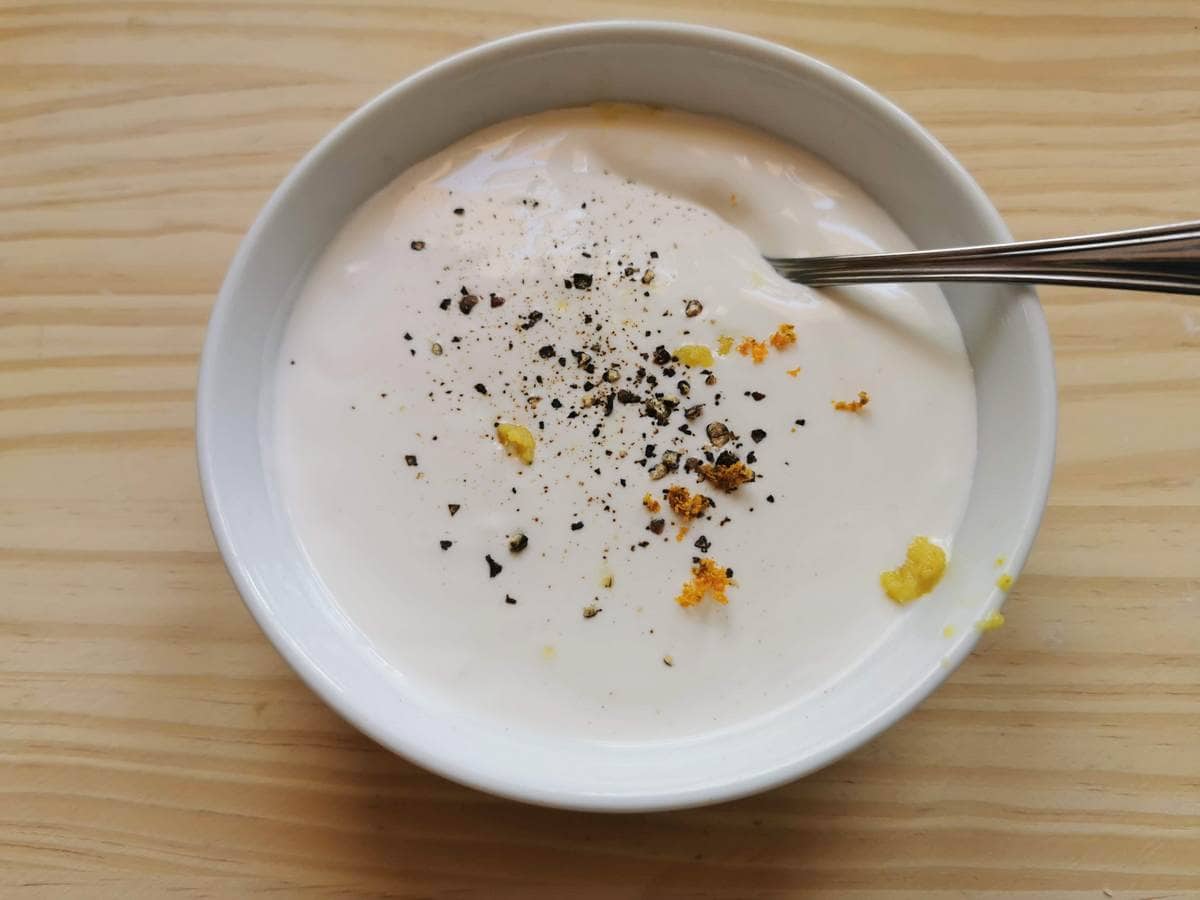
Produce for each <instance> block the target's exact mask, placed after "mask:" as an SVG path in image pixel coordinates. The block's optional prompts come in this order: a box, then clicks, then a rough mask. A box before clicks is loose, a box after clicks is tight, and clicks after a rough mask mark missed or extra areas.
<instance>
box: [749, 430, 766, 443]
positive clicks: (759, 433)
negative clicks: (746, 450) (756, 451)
mask: <svg viewBox="0 0 1200 900" xmlns="http://www.w3.org/2000/svg"><path fill="white" fill-rule="evenodd" d="M766 436H767V433H766V432H765V431H763V430H762V429H761V428H755V429H754V430H753V431H751V432H750V440H752V441H754V443H756V444H757V443H759V442H760V441H762V439H763V438H765V437H766Z"/></svg>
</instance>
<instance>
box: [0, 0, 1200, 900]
mask: <svg viewBox="0 0 1200 900" xmlns="http://www.w3.org/2000/svg"><path fill="white" fill-rule="evenodd" d="M551 6H553V7H554V10H555V12H556V13H557V15H548V14H547V13H546V12H545V10H546V9H548V8H551ZM619 15H629V16H651V15H654V16H657V17H660V18H673V19H684V20H688V21H694V22H704V23H708V24H712V25H720V26H726V27H730V28H735V29H739V30H743V31H748V32H751V33H754V34H758V35H762V36H764V37H768V38H772V39H775V40H778V41H781V42H783V43H786V44H789V45H791V46H794V47H797V48H799V49H801V50H804V51H807V52H810V53H812V54H814V55H816V56H819V57H821V58H823V59H825V60H828V61H829V62H831V63H833V64H834V65H836V66H840V67H842V68H843V69H845V70H847V71H848V72H850V73H852V74H853V75H856V76H858V77H860V78H862V79H864V80H865V81H867V82H868V83H870V84H872V85H874V86H875V87H877V88H880V89H881V90H883V91H884V92H885V93H887V94H888V95H889V96H891V97H892V98H894V99H895V100H897V101H898V102H899V103H900V104H901V105H903V106H904V107H906V108H907V109H908V110H910V111H911V112H913V113H914V114H915V115H916V116H917V117H918V118H919V119H920V120H921V121H922V122H924V123H925V124H926V125H927V126H929V127H930V128H931V129H932V130H933V131H934V133H935V134H936V135H937V136H938V137H939V138H941V139H942V140H943V141H944V142H945V143H946V144H947V145H948V146H949V147H950V149H951V150H952V151H953V152H954V153H955V154H957V155H958V157H959V158H960V159H961V160H962V161H963V162H964V163H965V164H966V165H967V166H968V167H969V168H970V169H971V170H972V171H973V172H974V174H975V175H976V177H977V178H978V179H979V180H980V181H981V182H982V184H983V186H984V188H985V189H986V190H987V191H988V193H989V194H990V195H991V196H992V198H993V199H994V200H995V202H996V203H997V205H998V206H999V207H1000V209H1001V211H1002V212H1003V214H1004V215H1005V217H1006V218H1007V220H1008V221H1009V223H1010V224H1011V226H1012V228H1013V231H1014V232H1015V233H1016V234H1017V236H1018V237H1034V236H1048V235H1056V234H1059V233H1064V232H1075V231H1084V230H1092V229H1105V228H1115V227H1123V226H1132V225H1141V224H1151V223H1159V222H1166V221H1171V220H1177V219H1184V218H1198V217H1200V7H1197V5H1196V0H1179V2H1173V0H1115V2H1104V3H1097V2H1091V0H1078V2H1075V0H1072V2H1064V0H1055V2H1053V3H1047V2H1043V0H996V2H992V3H988V4H980V3H975V2H971V0H895V2H887V0H880V2H859V3H855V4H851V5H847V4H845V3H843V2H841V0H813V2H785V0H742V2H740V3H732V2H729V3H723V2H714V0H676V2H662V3H658V4H649V3H642V4H635V3H601V2H598V0H563V2H561V3H558V4H554V5H551V4H542V3H537V2H532V0H516V2H511V3H506V4H500V3H488V2H483V0H458V2H455V3H450V2H444V0H429V2H426V3H424V4H422V5H402V4H396V3H389V2H385V0H375V2H371V3H347V4H342V3H339V2H332V0H296V2H285V0H254V2H220V0H115V2H114V0H106V2H100V0H80V2H72V0H63V2H46V3H39V2H34V0H17V2H9V0H4V2H3V3H2V4H0V86H2V88H3V92H2V95H0V239H2V242H0V671H2V673H3V674H2V677H0V790H2V791H3V795H2V800H0V821H2V824H0V895H3V896H5V897H8V896H18V897H53V898H59V897H86V898H94V897H104V896H111V897H130V896H135V895H137V896H147V897H157V896H166V895H176V894H178V895H182V896H189V897H191V896H225V897H243V896H252V895H255V894H257V893H264V894H265V893H267V892H270V891H274V892H276V894H278V895H279V896H283V897H294V896H378V895H384V894H393V893H394V894H399V895H407V896H462V895H473V894H477V895H482V896H490V897H494V896H500V895H512V896H521V897H529V896H544V897H580V896H597V897H601V896H602V897H659V896H665V895H670V894H677V895H685V896H692V897H748V896H767V895H772V896H774V895H777V894H778V895H782V894H796V895H799V894H804V895H805V896H824V897H838V898H841V897H862V896H875V895H882V894H886V895H887V896H889V897H914V898H916V897H921V898H926V897H949V896H955V897H958V896H963V894H964V893H965V894H968V895H974V896H988V897H1000V896H1004V897H1013V896H1025V897H1044V896H1078V897H1097V898H1103V897H1106V896H1118V897H1148V896H1154V897H1168V896H1171V897H1183V896H1191V897H1197V896H1200V300H1192V299H1183V298H1176V297H1167V296H1154V295H1127V296H1121V295H1118V294H1115V293H1105V292H1100V291H1090V290H1045V291H1044V292H1043V294H1042V296H1043V298H1044V300H1045V303H1046V308H1047V313H1048V315H1049V319H1050V325H1051V328H1052V330H1053V333H1054V341H1055V346H1056V348H1057V356H1058V372H1059V377H1060V379H1061V387H1060V399H1061V402H1062V419H1061V432H1060V445H1059V453H1058V469H1057V473H1056V476H1055V485H1054V493H1053V497H1052V500H1051V508H1050V510H1049V513H1048V515H1047V517H1046V521H1045V525H1044V526H1043V528H1042V532H1041V536H1040V537H1039V539H1038V543H1037V547H1036V550H1035V552H1034V554H1033V557H1032V559H1031V561H1030V563H1029V566H1028V568H1027V570H1026V572H1025V574H1024V577H1023V578H1022V579H1021V581H1020V583H1019V586H1018V587H1017V589H1016V590H1015V591H1014V593H1013V594H1012V597H1011V600H1010V602H1009V604H1008V607H1007V609H1006V613H1007V614H1008V619H1009V626H1008V627H1006V628H1004V629H1002V630H1000V631H998V632H995V633H993V634H989V635H988V636H987V637H986V639H985V640H984V641H983V642H982V644H981V645H980V647H979V649H978V651H977V652H976V654H975V655H974V657H973V658H971V659H970V660H969V661H968V662H967V663H966V664H965V665H964V666H963V667H962V668H961V670H959V671H958V672H957V673H956V674H955V675H954V677H953V678H952V679H951V680H950V682H949V683H948V684H947V685H946V686H945V687H943V688H942V689H941V690H940V691H939V692H938V693H937V694H936V696H934V697H933V698H931V699H930V700H929V701H928V702H926V703H925V704H924V705H923V706H922V707H921V708H920V709H919V710H918V711H917V712H916V713H914V714H913V715H912V716H910V717H909V718H908V719H907V720H905V721H904V722H903V723H902V724H900V725H899V726H897V727H896V728H894V729H892V730H891V731H889V732H888V733H887V734H886V735H884V736H883V737H881V738H880V739H878V740H877V741H875V742H874V743H872V744H871V745H870V746H868V747H866V748H865V749H863V750H861V751H860V752H858V753H856V754H854V755H853V756H852V757H850V758H849V759H846V760H844V761H843V762H841V763H838V764H837V765H835V766H833V767H831V768H829V769H827V770H825V771H824V772H821V773H819V774H817V775H814V776H812V777H811V778H808V779H806V780H804V781H802V782H799V783H796V784H793V785H790V786H788V787H785V788H782V789H779V790H776V791H773V792H771V793H768V794H766V795H763V796H760V797H756V798H752V799H749V800H744V801H741V802H737V803H732V804H728V805H724V806H720V807H716V808H712V809H704V810H696V811H692V812H683V813H678V814H660V815H638V816H609V817H604V816H595V815H581V814H571V813H562V812H555V811H550V810H542V809H534V808H529V807H524V806H520V805H517V804H514V803H509V802H504V801H500V800H496V799H493V798H490V797H487V796H484V795H482V794H478V793H475V792H473V791H470V790H467V789H465V788H460V787H458V786H456V785H454V784H450V783H449V782H446V781H443V780H441V779H439V778H437V777H434V776H432V775H428V774H426V773H425V772H423V771H422V770H420V769H417V768H415V767H414V766H411V765H409V764H407V763H405V762H403V761H401V760H400V759H397V758H396V757H393V756H392V755H391V754H389V753H386V752H384V751H382V750H380V749H379V748H378V747H376V746H374V745H373V744H372V743H371V742H370V741H368V740H367V739H366V738H364V737H362V736H360V735H359V734H358V733H356V732H355V731H354V730H353V729H351V728H350V727H349V726H347V725H346V724H344V723H343V722H342V721H340V720H339V719H338V718H337V717H336V716H335V715H334V714H333V713H332V712H330V711H329V710H328V709H327V708H326V707H325V706H324V705H323V704H322V703H320V702H319V701H318V700H317V699H316V698H315V697H314V696H313V695H312V694H311V693H309V691H308V690H307V689H305V688H304V686H303V685H302V684H301V683H300V682H299V680H298V679H297V678H296V677H295V676H294V675H293V674H292V673H291V671H290V670H289V669H288V668H287V667H286V666H285V665H284V664H283V662H282V661H281V660H280V658H279V657H278V656H277V655H276V653H275V651H274V650H273V649H272V647H271V646H270V644H268V642H267V641H266V639H265V638H264V637H263V636H262V634H261V633H260V632H259V630H258V629H257V628H256V627H255V625H254V623H253V622H252V621H251V619H250V617H249V615H247V613H246V611H245V610H244V609H243V607H242V604H241V602H240V600H239V599H238V596H237V594H236V593H235V591H234V589H233V586H232V584H231V582H230V580H229V578H228V576H227V575H226V573H225V569H224V567H223V566H222V564H221V559H220V557H219V556H218V555H217V552H216V548H215V547H214V545H213V541H212V538H211V536H210V534H209V530H208V525H207V522H206V520H205V516H204V510H203V507H202V505H201V501H200V492H199V488H198V486H197V481H196V472H195V463H194V457H193V449H192V437H193V434H192V416H193V404H192V398H193V385H194V382H195V377H196V363H197V358H198V354H199V351H200V346H201V341H202V339H203V337H204V327H205V322H206V319H207V317H208V313H209V308H210V306H211V304H212V302H213V296H214V294H215V292H216V291H217V288H218V286H219V284H220V282H221V278H222V275H223V274H224V271H225V267H226V265H227V264H228V262H229V260H230V257H231V256H232V254H233V252H234V248H235V246H236V245H237V242H238V240H239V239H240V237H241V235H242V234H243V232H244V231H245V229H246V228H247V226H248V225H249V223H250V221H251V220H252V218H253V216H254V215H255V213H256V212H257V210H258V209H259V207H260V206H261V204H262V203H263V202H264V200H265V199H266V197H267V195H268V193H269V192H270V191H271V190H272V188H273V187H274V186H275V185H276V183H277V182H278V181H279V180H280V178H281V177H282V176H283V174H284V173H285V172H286V171H287V170H288V169H289V168H290V167H291V166H292V165H293V164H294V163H295V162H296V160H297V159H298V158H299V156H300V155H301V154H302V153H303V152H304V151H305V150H307V149H308V148H309V147H311V146H312V145H313V144H314V143H315V142H316V141H317V140H318V139H319V138H320V137H321V136H322V135H323V134H324V133H325V132H326V131H327V130H328V129H329V128H330V127H332V126H333V125H334V123H336V122H337V121H339V120H340V119H341V118H342V117H343V116H345V115H346V114H347V113H348V112H349V111H350V110H351V109H353V108H354V107H356V106H357V105H359V104H361V103H362V102H364V101H365V100H366V99H368V98H369V97H371V96H373V95H374V94H375V93H376V92H378V91H380V90H381V89H383V88H384V87H386V86H387V85H389V84H391V83H392V82H394V81H396V80H397V79H399V78H400V77H401V76H403V75H405V74H407V73H409V72H411V71H413V70H414V69H416V68H418V67H420V66H423V65H425V64H427V63H430V62H433V61H434V60H436V59H438V58H440V57H443V56H445V55H446V54H449V53H452V52H454V51H456V50H459V49H462V48H464V47H468V46H470V45H472V44H475V43H478V42H480V41H483V40H485V39H488V38H492V37H496V36H499V35H503V34H507V33H510V32H514V31H518V30H522V29H527V28H532V27H535V26H540V25H546V24H552V23H556V22H561V21H568V20H573V19H584V18H600V17H614V16H619Z"/></svg>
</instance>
